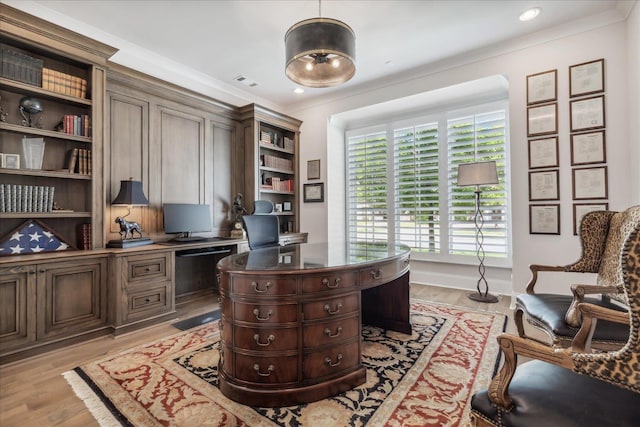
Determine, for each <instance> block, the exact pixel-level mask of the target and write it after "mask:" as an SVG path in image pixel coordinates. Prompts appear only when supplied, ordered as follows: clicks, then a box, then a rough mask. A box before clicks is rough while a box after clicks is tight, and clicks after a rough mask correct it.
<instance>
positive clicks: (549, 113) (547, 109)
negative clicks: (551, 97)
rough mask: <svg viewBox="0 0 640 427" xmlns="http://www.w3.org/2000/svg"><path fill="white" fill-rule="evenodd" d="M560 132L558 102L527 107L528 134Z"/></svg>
mask: <svg viewBox="0 0 640 427" xmlns="http://www.w3.org/2000/svg"><path fill="white" fill-rule="evenodd" d="M553 133H558V103H557V102H554V103H553V104H547V105H536V106H533V107H528V108H527V135H528V136H539V135H549V134H553Z"/></svg>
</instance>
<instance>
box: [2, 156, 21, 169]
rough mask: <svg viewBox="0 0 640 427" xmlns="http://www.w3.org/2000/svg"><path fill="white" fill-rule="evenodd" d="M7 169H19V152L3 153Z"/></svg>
mask: <svg viewBox="0 0 640 427" xmlns="http://www.w3.org/2000/svg"><path fill="white" fill-rule="evenodd" d="M3 167H5V168H7V169H20V154H7V153H5V154H4V166H3Z"/></svg>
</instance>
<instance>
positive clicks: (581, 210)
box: [573, 203, 609, 236]
mask: <svg viewBox="0 0 640 427" xmlns="http://www.w3.org/2000/svg"><path fill="white" fill-rule="evenodd" d="M606 210H609V203H574V204H573V234H574V236H577V235H578V231H579V230H580V223H581V222H582V217H583V216H585V215H586V214H588V213H589V212H593V211H606Z"/></svg>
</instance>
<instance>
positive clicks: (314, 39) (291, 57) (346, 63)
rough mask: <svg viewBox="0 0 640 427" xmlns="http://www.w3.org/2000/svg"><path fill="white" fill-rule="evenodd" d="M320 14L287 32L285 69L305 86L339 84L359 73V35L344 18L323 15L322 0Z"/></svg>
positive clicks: (295, 25)
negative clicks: (357, 44) (357, 68)
mask: <svg viewBox="0 0 640 427" xmlns="http://www.w3.org/2000/svg"><path fill="white" fill-rule="evenodd" d="M318 15H319V17H318V18H312V19H306V20H304V21H300V22H298V23H297V24H294V25H293V26H292V27H291V28H289V30H288V31H287V33H286V34H285V36H284V44H285V51H286V60H287V66H286V69H285V73H286V75H287V77H288V78H289V79H291V80H293V81H294V82H296V83H298V84H300V85H302V86H307V87H329V86H336V85H339V84H341V83H344V82H346V81H348V80H349V79H351V77H353V75H354V74H355V73H356V65H355V58H356V40H355V39H356V36H355V33H354V32H353V30H352V29H351V27H349V26H348V25H347V24H345V23H344V22H342V21H338V20H337V19H331V18H323V17H322V5H321V0H320V1H318Z"/></svg>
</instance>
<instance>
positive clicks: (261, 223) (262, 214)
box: [242, 200, 280, 249]
mask: <svg viewBox="0 0 640 427" xmlns="http://www.w3.org/2000/svg"><path fill="white" fill-rule="evenodd" d="M272 212H273V203H272V202H271V201H269V200H256V201H255V202H254V203H253V214H251V215H245V216H243V217H242V222H243V223H244V229H245V230H246V232H247V239H248V240H249V248H251V249H259V248H268V247H271V246H280V222H279V221H278V217H277V216H276V215H272Z"/></svg>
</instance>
